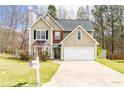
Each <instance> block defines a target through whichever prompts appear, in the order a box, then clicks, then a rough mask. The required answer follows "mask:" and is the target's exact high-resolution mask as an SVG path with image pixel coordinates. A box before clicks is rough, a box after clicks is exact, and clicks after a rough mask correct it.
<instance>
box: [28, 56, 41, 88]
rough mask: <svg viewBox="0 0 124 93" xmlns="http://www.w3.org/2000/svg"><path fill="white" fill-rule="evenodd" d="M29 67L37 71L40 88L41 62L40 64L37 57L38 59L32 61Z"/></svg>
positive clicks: (37, 82)
mask: <svg viewBox="0 0 124 93" xmlns="http://www.w3.org/2000/svg"><path fill="white" fill-rule="evenodd" d="M29 65H30V66H31V67H32V68H34V69H35V70H36V84H37V87H39V86H40V62H39V57H38V56H37V57H36V59H35V60H32V61H31V62H30V64H29Z"/></svg>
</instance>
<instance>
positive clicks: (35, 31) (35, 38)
mask: <svg viewBox="0 0 124 93" xmlns="http://www.w3.org/2000/svg"><path fill="white" fill-rule="evenodd" d="M34 39H36V30H34Z"/></svg>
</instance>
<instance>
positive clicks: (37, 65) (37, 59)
mask: <svg viewBox="0 0 124 93" xmlns="http://www.w3.org/2000/svg"><path fill="white" fill-rule="evenodd" d="M29 66H30V67H32V68H35V69H38V68H39V67H40V63H39V57H36V59H35V60H32V61H31V62H30V63H29Z"/></svg>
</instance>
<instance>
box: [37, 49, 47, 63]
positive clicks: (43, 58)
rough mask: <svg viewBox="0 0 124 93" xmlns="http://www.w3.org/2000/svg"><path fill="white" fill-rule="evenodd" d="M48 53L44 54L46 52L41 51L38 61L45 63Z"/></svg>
mask: <svg viewBox="0 0 124 93" xmlns="http://www.w3.org/2000/svg"><path fill="white" fill-rule="evenodd" d="M48 55H49V54H48V52H46V51H41V52H40V53H39V58H40V60H42V61H47V60H48Z"/></svg>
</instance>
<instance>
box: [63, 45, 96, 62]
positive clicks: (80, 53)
mask: <svg viewBox="0 0 124 93" xmlns="http://www.w3.org/2000/svg"><path fill="white" fill-rule="evenodd" d="M94 53H95V52H94V47H83V48H82V47H81V48H77V47H76V48H75V47H64V60H94V58H95V54H94Z"/></svg>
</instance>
